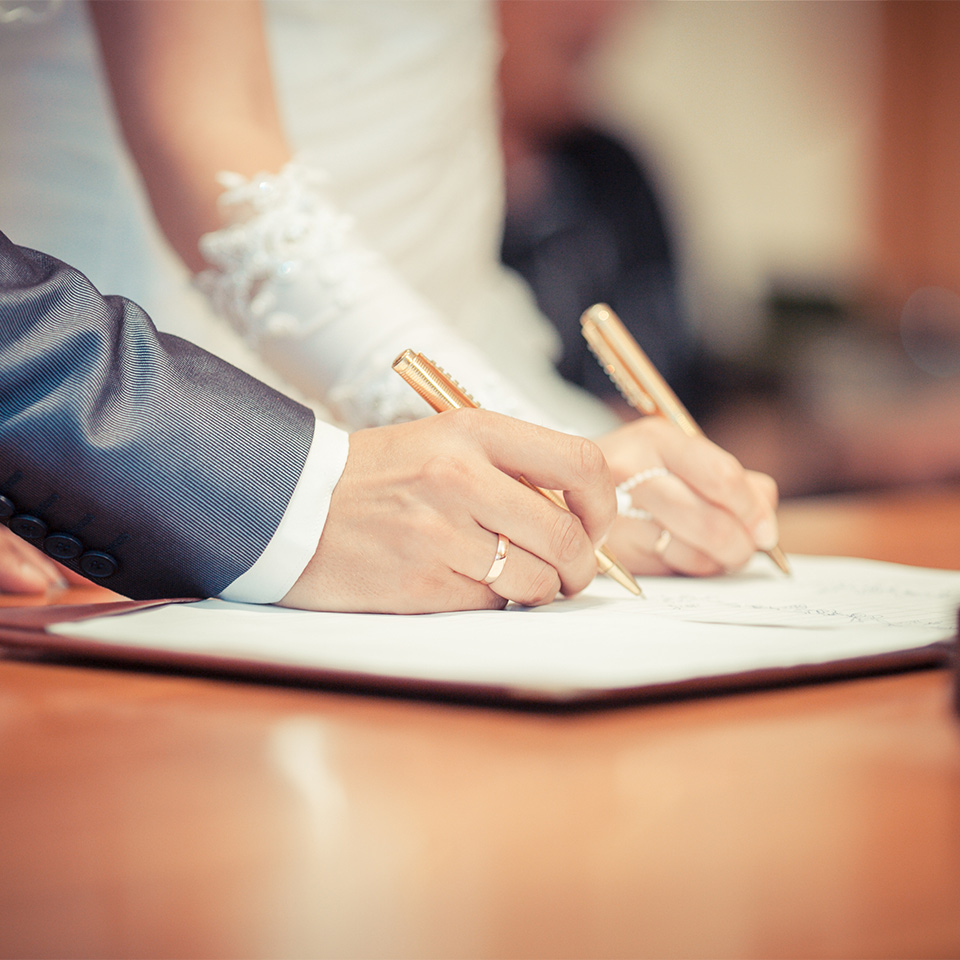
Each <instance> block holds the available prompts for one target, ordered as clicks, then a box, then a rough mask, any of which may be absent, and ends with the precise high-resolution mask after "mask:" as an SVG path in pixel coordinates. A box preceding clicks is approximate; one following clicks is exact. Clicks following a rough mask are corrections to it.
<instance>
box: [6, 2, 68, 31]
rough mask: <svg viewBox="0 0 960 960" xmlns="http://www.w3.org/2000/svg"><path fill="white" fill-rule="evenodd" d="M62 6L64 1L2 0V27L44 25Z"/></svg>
mask: <svg viewBox="0 0 960 960" xmlns="http://www.w3.org/2000/svg"><path fill="white" fill-rule="evenodd" d="M62 6H63V0H0V27H3V26H6V25H8V24H17V25H22V26H27V25H29V24H34V23H44V22H45V21H47V20H52V19H53V17H54V16H56V13H57V11H58V10H59V9H60V7H62Z"/></svg>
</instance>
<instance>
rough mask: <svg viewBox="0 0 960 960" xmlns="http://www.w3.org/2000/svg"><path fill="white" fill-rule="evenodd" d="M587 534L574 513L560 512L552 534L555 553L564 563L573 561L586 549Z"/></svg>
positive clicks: (558, 559) (560, 561)
mask: <svg viewBox="0 0 960 960" xmlns="http://www.w3.org/2000/svg"><path fill="white" fill-rule="evenodd" d="M586 545H587V535H586V533H584V530H583V526H582V525H581V523H580V521H579V520H578V519H577V518H576V517H575V516H574V515H573V514H572V513H560V514H559V515H558V516H557V519H556V522H555V523H554V528H553V533H552V536H551V546H552V549H553V555H554V556H555V557H556V558H557V561H558V562H559V563H562V564H569V563H572V562H573V561H574V560H576V559H577V557H578V556H579V555H580V553H581V552H582V551H583V550H584V549H586Z"/></svg>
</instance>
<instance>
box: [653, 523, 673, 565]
mask: <svg viewBox="0 0 960 960" xmlns="http://www.w3.org/2000/svg"><path fill="white" fill-rule="evenodd" d="M672 540H673V534H672V533H671V532H670V531H669V530H661V531H660V536H659V537H657V539H656V542H655V543H654V544H653V552H654V553H655V554H656V555H657V556H658V557H660V558H661V559H663V555H664V553H665V552H666V549H667V547H669V546H670V542H671V541H672Z"/></svg>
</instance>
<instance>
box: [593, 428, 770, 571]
mask: <svg viewBox="0 0 960 960" xmlns="http://www.w3.org/2000/svg"><path fill="white" fill-rule="evenodd" d="M598 445H599V446H600V448H601V450H603V453H604V456H605V457H606V458H607V463H608V464H609V466H610V471H611V473H612V474H613V480H614V483H617V484H620V483H622V482H623V481H625V480H627V479H628V478H630V477H632V476H635V475H636V474H638V473H643V472H645V471H651V472H652V475H649V474H648V476H649V479H646V480H643V481H641V482H640V483H639V484H637V485H636V486H634V488H633V489H632V490H631V491H630V495H631V497H632V501H633V507H634V508H635V509H639V510H641V511H646V512H647V513H648V514H649V517H648V518H644V519H635V518H630V517H624V516H620V517H618V518H617V520H616V522H615V524H614V527H613V530H612V531H611V533H610V536H609V537H608V538H607V543H608V544H609V546H610V549H611V550H612V551H613V552H614V553H615V554H616V555H617V558H618V559H619V560H620V561H621V562H622V563H623V564H624V565H625V566H626V567H627V568H628V569H629V570H630V571H631V572H632V573H635V574H663V573H682V574H688V575H691V576H710V575H712V574H718V573H723V572H725V571H729V570H737V569H739V568H740V567H742V566H743V565H744V564H745V563H746V562H747V561H748V560H749V559H750V557H751V556H753V554H754V553H755V552H756V551H757V550H769V549H771V548H773V547H774V546H776V544H777V540H778V537H779V532H778V527H777V519H776V514H775V510H776V506H777V485H776V483H775V482H774V480H773V479H772V478H771V477H768V476H767V475H766V474H762V473H754V472H752V471H749V470H746V469H744V467H743V466H741V464H740V463H739V461H738V460H737V459H736V458H735V457H734V456H732V455H731V454H729V453H727V452H726V451H725V450H722V449H721V448H720V447H718V446H717V445H716V444H715V443H711V442H710V441H709V440H707V439H706V438H704V437H688V436H687V435H686V434H684V433H683V432H682V431H681V430H680V429H679V428H678V427H676V426H675V425H674V424H672V423H669V422H668V421H666V420H664V419H662V418H661V417H644V418H641V419H639V420H635V421H633V422H632V423H629V424H626V425H625V426H623V427H620V428H618V429H617V430H614V431H613V432H612V433H609V434H607V435H606V436H605V437H603V438H602V439H600V440H599V441H598ZM658 468H659V469H658ZM663 470H665V471H666V472H665V473H663V472H661V471H663Z"/></svg>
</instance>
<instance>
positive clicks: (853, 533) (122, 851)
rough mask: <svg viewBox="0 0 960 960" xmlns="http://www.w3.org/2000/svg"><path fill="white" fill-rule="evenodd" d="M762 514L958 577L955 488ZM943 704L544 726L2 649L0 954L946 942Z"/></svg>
mask: <svg viewBox="0 0 960 960" xmlns="http://www.w3.org/2000/svg"><path fill="white" fill-rule="evenodd" d="M782 527H783V543H784V545H785V546H786V547H787V548H788V550H790V551H793V552H819V553H841V554H855V555H861V556H871V557H876V558H880V559H888V560H901V561H904V562H912V563H923V564H927V565H937V566H944V567H951V568H956V569H960V536H958V534H960V492H958V491H949V490H947V491H926V492H923V493H916V494H911V495H885V496H880V495H878V496H876V497H852V498H837V499H828V500H821V501H810V502H796V503H792V504H788V505H786V506H785V507H784V509H783V513H782ZM100 596H101V594H98V592H97V591H95V590H89V591H77V592H75V593H74V594H73V595H72V596H71V597H70V598H69V599H71V600H77V599H94V598H97V599H99V598H100ZM7 600H8V601H9V602H19V601H17V600H15V599H13V598H7ZM951 697H952V686H951V678H950V677H949V676H948V674H947V673H946V671H925V672H919V673H911V674H904V675H900V676H887V677H880V678H873V679H863V680H857V681H847V682H841V683H832V684H826V685H817V686H806V687H794V688H789V689H783V690H778V691H771V692H761V693H752V694H744V695H738V696H727V697H716V698H707V699H699V700H691V701H686V702H673V703H665V704H660V705H653V706H649V705H648V706H640V707H632V708H626V709H623V708H620V709H616V710H609V711H600V712H593V713H583V714H576V715H551V714H544V713H532V712H528V713H523V712H506V711H499V710H494V709H485V708H475V707H461V706H456V705H449V704H437V703H426V702H408V701H402V700H390V699H380V698H374V697H362V696H351V695H344V694H333V693H326V692H319V691H314V690H305V689H296V688H283V687H271V686H267V685H258V684H253V683H233V682H226V681H222V680H212V679H200V678H196V677H183V676H166V675H162V674H147V673H141V672H137V671H126V670H113V669H105V668H92V667H79V666H66V665H54V664H41V663H32V662H29V661H23V660H18V659H15V658H13V657H12V656H10V657H7V658H6V659H4V658H2V657H0V956H4V957H36V956H47V957H130V958H133V957H451V958H452V957H957V956H958V955H960V722H958V719H957V717H956V716H955V715H954V714H953V713H952V710H951Z"/></svg>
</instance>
